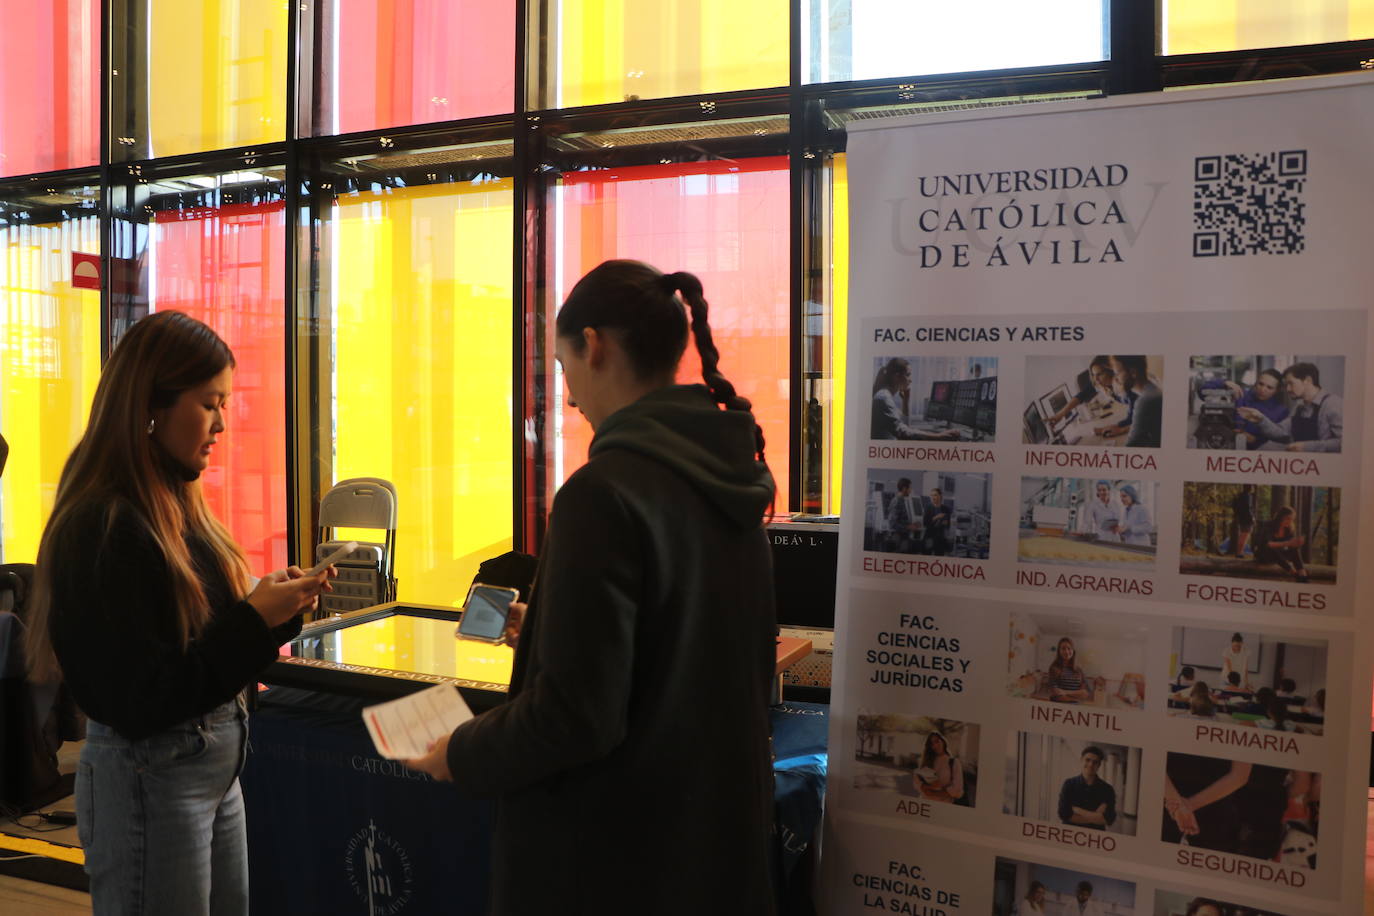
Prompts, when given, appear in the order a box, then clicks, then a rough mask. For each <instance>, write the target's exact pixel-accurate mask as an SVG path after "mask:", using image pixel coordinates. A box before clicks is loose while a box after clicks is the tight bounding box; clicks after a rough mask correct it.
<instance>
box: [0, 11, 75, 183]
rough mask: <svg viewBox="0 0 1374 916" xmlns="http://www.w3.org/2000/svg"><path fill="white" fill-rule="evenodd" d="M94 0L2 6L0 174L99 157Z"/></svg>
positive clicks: (59, 166)
mask: <svg viewBox="0 0 1374 916" xmlns="http://www.w3.org/2000/svg"><path fill="white" fill-rule="evenodd" d="M99 71H100V0H46V2H42V3H7V4H5V19H4V27H3V28H0V175H27V174H29V173H30V172H52V171H56V170H58V169H71V168H80V167H83V166H89V165H97V164H99V162H100V147H99V142H100V141H99V136H100V82H99V79H100V76H99Z"/></svg>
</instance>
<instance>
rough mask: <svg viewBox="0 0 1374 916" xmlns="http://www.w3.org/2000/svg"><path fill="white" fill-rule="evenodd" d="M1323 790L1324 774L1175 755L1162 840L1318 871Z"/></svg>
mask: <svg viewBox="0 0 1374 916" xmlns="http://www.w3.org/2000/svg"><path fill="white" fill-rule="evenodd" d="M1321 787H1322V778H1321V774H1319V773H1309V772H1307V771H1305V770H1290V769H1287V768H1285V767H1271V766H1264V765H1262V764H1258V763H1243V762H1241V761H1239V760H1226V759H1223V758H1221V757H1204V756H1201V755H1199V754H1174V753H1171V754H1169V755H1168V758H1167V761H1166V763H1165V766H1164V799H1163V804H1164V821H1163V826H1162V827H1161V830H1160V839H1161V840H1163V841H1164V842H1166V843H1179V844H1181V845H1185V846H1192V847H1195V848H1198V849H1211V850H1215V851H1216V852H1228V853H1231V854H1233V855H1238V856H1246V857H1248V858H1251V859H1263V860H1265V861H1273V862H1279V863H1281V864H1283V865H1291V866H1296V867H1298V868H1316V867H1317V828H1318V826H1319V823H1320V820H1321Z"/></svg>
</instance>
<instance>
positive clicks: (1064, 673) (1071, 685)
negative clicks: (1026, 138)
mask: <svg viewBox="0 0 1374 916" xmlns="http://www.w3.org/2000/svg"><path fill="white" fill-rule="evenodd" d="M1049 682H1050V684H1049V686H1050V697H1051V699H1055V700H1063V701H1069V702H1075V703H1077V702H1086V701H1088V700H1091V699H1092V698H1093V684H1092V683H1091V682H1090V681H1089V680H1088V676H1087V674H1085V673H1084V672H1083V668H1082V667H1081V666H1080V665H1079V664H1078V650H1077V649H1075V648H1074V645H1073V640H1072V639H1070V638H1069V637H1067V636H1063V637H1060V639H1059V644H1058V645H1056V646H1055V648H1054V661H1052V662H1050V671H1049Z"/></svg>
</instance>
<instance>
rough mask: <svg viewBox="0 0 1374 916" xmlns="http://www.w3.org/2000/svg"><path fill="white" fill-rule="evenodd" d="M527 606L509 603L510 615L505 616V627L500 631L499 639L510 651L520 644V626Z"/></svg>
mask: <svg viewBox="0 0 1374 916" xmlns="http://www.w3.org/2000/svg"><path fill="white" fill-rule="evenodd" d="M528 607H529V605H528V604H523V603H521V602H519V601H512V602H511V603H510V613H508V614H507V615H506V627H505V629H504V630H502V631H501V639H502V641H503V642H505V644H506V645H508V646H510V647H511V648H512V649H514V648H515V647H516V645H518V644H519V642H520V625H521V624H522V623H524V622H525V609H526V608H528Z"/></svg>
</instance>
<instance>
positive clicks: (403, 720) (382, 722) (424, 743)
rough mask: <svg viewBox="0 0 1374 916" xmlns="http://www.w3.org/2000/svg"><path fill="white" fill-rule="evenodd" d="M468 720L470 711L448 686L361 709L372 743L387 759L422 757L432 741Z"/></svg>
mask: <svg viewBox="0 0 1374 916" xmlns="http://www.w3.org/2000/svg"><path fill="white" fill-rule="evenodd" d="M471 718H472V710H471V709H469V708H468V704H467V703H466V702H464V701H463V696H462V694H460V693H459V692H458V688H457V687H454V686H453V685H452V684H435V685H434V686H433V687H430V688H429V689H428V690H422V691H420V692H419V693H412V694H410V695H409V696H405V697H401V698H400V699H399V700H391V701H389V702H386V703H378V704H377V705H376V706H368V707H367V708H366V709H364V710H363V721H364V722H366V723H367V731H368V734H370V735H371V736H372V743H373V744H374V745H375V746H376V748H377V753H379V754H381V755H382V756H383V757H385V758H387V759H388V760H411V759H414V758H416V757H423V756H424V755H425V754H427V753H429V749H430V746H431V745H433V744H434V742H435V741H438V740H439V739H440V738H442V737H444V735H447V734H448V733H450V732H451V731H453V730H454V729H455V728H457V727H458V726H460V725H462V724H463V723H464V722H466V721H467V720H468V719H471Z"/></svg>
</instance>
